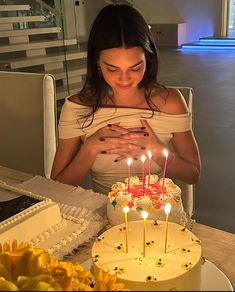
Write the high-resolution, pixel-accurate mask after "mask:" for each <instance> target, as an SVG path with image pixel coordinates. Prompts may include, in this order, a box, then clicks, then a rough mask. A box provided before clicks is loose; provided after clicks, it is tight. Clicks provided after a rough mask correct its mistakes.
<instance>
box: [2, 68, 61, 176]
mask: <svg viewBox="0 0 235 292" xmlns="http://www.w3.org/2000/svg"><path fill="white" fill-rule="evenodd" d="M56 127H57V122H56V102H55V81H54V78H53V76H51V75H48V74H36V73H22V72H5V71H0V137H1V142H0V165H1V166H4V167H9V168H12V169H16V170H20V171H23V172H26V173H30V174H38V175H42V176H45V177H47V178H49V177H50V172H51V167H52V163H53V159H54V154H55V151H56V144H57V128H56Z"/></svg>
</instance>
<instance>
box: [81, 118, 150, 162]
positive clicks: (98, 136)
mask: <svg viewBox="0 0 235 292" xmlns="http://www.w3.org/2000/svg"><path fill="white" fill-rule="evenodd" d="M147 141H148V133H147V131H146V130H145V127H135V128H129V129H128V128H124V127H121V126H119V124H109V125H107V126H106V127H103V128H101V129H99V130H98V131H97V132H95V133H94V134H93V135H92V136H90V137H89V138H88V139H87V140H86V142H85V144H84V146H85V147H89V148H90V149H92V152H93V153H94V155H97V154H99V153H102V154H118V155H119V157H120V158H125V157H133V158H134V157H136V156H139V155H140V154H143V153H146V145H147ZM118 160H119V158H118Z"/></svg>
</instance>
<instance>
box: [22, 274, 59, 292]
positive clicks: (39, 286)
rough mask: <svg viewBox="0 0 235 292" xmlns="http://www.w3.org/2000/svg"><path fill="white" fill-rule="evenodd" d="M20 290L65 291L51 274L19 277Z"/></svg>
mask: <svg viewBox="0 0 235 292" xmlns="http://www.w3.org/2000/svg"><path fill="white" fill-rule="evenodd" d="M16 284H17V286H18V287H19V289H20V291H63V289H62V287H61V286H60V285H59V283H57V282H56V281H55V280H54V279H53V278H52V277H51V276H50V275H44V274H42V275H38V276H35V277H25V276H20V277H18V278H17V283H16Z"/></svg>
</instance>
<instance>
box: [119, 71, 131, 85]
mask: <svg viewBox="0 0 235 292" xmlns="http://www.w3.org/2000/svg"><path fill="white" fill-rule="evenodd" d="M119 80H120V81H121V82H123V83H126V82H128V81H129V80H130V75H129V74H128V73H127V72H121V73H120V75H119Z"/></svg>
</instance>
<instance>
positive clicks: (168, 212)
mask: <svg viewBox="0 0 235 292" xmlns="http://www.w3.org/2000/svg"><path fill="white" fill-rule="evenodd" d="M170 211H171V204H170V203H167V204H166V205H165V208H164V212H165V214H166V234H165V253H166V249H167V233H168V216H169V214H170Z"/></svg>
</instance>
